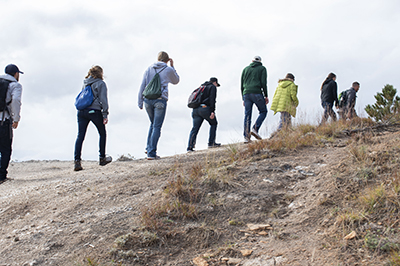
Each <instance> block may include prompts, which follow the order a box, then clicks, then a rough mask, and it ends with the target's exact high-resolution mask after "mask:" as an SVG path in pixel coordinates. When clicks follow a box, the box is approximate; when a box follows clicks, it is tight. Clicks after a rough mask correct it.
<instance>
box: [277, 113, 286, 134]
mask: <svg viewBox="0 0 400 266" xmlns="http://www.w3.org/2000/svg"><path fill="white" fill-rule="evenodd" d="M280 113H281V116H280V119H279V126H278V131H279V130H281V129H282V128H283V127H284V125H285V123H286V116H285V113H286V112H280Z"/></svg>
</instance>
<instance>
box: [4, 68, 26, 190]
mask: <svg viewBox="0 0 400 266" xmlns="http://www.w3.org/2000/svg"><path fill="white" fill-rule="evenodd" d="M5 73H6V74H5V75H1V76H0V86H2V88H4V89H6V90H7V92H6V95H5V99H4V97H2V99H4V100H5V103H2V105H5V106H4V108H2V109H3V110H1V113H2V115H1V122H0V154H1V167H0V184H1V183H4V182H5V181H7V180H9V178H7V173H8V172H7V168H8V165H9V163H10V158H11V150H12V138H13V132H12V130H13V129H17V127H18V124H19V120H20V118H21V116H20V112H21V96H22V86H21V84H20V83H19V82H18V81H19V74H24V72H21V71H20V70H19V69H18V67H17V66H16V65H13V64H10V65H7V66H6V68H5Z"/></svg>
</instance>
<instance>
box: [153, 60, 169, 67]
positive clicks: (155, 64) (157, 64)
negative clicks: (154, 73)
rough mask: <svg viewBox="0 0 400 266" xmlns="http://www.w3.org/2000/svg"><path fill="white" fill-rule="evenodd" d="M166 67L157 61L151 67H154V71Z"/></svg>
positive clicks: (165, 64)
mask: <svg viewBox="0 0 400 266" xmlns="http://www.w3.org/2000/svg"><path fill="white" fill-rule="evenodd" d="M166 66H167V63H165V62H162V61H158V62H156V63H154V64H153V65H152V67H154V68H155V69H162V68H164V67H166Z"/></svg>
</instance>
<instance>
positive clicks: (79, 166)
mask: <svg viewBox="0 0 400 266" xmlns="http://www.w3.org/2000/svg"><path fill="white" fill-rule="evenodd" d="M80 170H83V168H82V165H81V161H75V166H74V171H80Z"/></svg>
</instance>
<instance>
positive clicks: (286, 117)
mask: <svg viewBox="0 0 400 266" xmlns="http://www.w3.org/2000/svg"><path fill="white" fill-rule="evenodd" d="M291 125H292V116H291V115H290V114H289V113H288V112H281V119H280V120H279V127H278V130H281V129H282V127H290V126H291Z"/></svg>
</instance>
